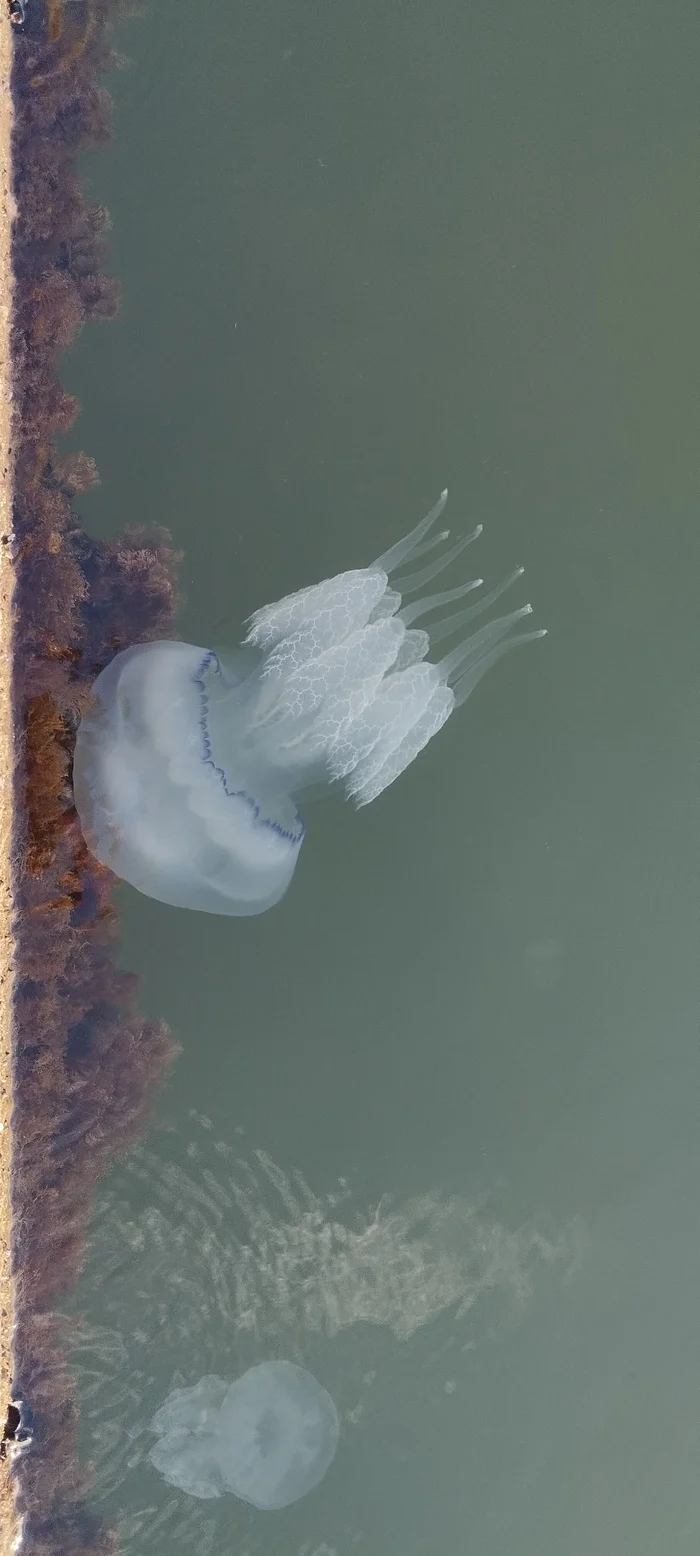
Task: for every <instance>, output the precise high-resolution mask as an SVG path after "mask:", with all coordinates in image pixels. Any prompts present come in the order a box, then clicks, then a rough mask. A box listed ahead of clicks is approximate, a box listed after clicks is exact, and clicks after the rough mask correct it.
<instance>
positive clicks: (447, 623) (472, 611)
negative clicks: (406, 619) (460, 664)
mask: <svg viewBox="0 0 700 1556" xmlns="http://www.w3.org/2000/svg"><path fill="white" fill-rule="evenodd" d="M524 571H525V569H524V567H516V568H515V570H514V572H512V573H509V574H508V577H507V578H503V579H502V580H501V582H500V583H499V584H496V586H495V588H493V589H491V590H490V591H489V593H488V594H484V595H483V596H482V598H481V599H480V600H477V602H476V605H468V606H467V608H466V610H463V611H454V612H453V613H452V615H450V616H445V617H444V618H443V620H442V621H437V622H436V623H435V625H434V626H430V627H427V628H426V631H427V632H429V633H430V642H431V644H433V643H441V642H442V639H443V638H447V637H451V636H452V633H453V632H456V631H457V629H458V628H459V627H466V626H468V624H469V622H470V621H476V619H477V617H479V616H483V614H484V611H486V610H488V609H489V606H490V605H494V604H495V602H496V600H498V599H500V597H501V595H502V594H505V592H506V589H510V587H511V585H512V584H514V583H515V582H516V580H517V579H518V578H521V577H522V575H523V573H524ZM409 608H410V607H409ZM402 618H403V612H402Z"/></svg>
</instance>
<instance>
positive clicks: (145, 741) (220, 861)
mask: <svg viewBox="0 0 700 1556" xmlns="http://www.w3.org/2000/svg"><path fill="white" fill-rule="evenodd" d="M446 501H447V493H446V492H443V494H442V496H441V498H440V500H439V502H438V503H437V504H436V506H435V507H434V508H433V509H432V510H431V512H430V513H429V514H427V516H426V518H424V519H423V520H422V521H421V523H420V524H418V525H417V526H416V528H415V529H414V530H413V531H412V532H411V534H410V535H407V536H406V537H405V538H404V539H403V540H401V541H399V542H398V543H397V544H396V545H394V546H392V547H391V549H390V550H389V551H387V552H386V553H385V554H384V555H383V556H381V557H379V558H378V559H377V561H376V562H374V563H373V564H372V566H371V567H366V568H360V569H356V570H355V571H352V572H347V573H340V574H338V576H337V577H335V578H330V579H327V580H326V581H325V582H323V583H319V584H314V585H312V586H311V587H310V588H307V589H301V590H300V591H299V592H298V593H297V594H291V595H288V596H287V597H286V598H285V599H283V600H280V601H279V602H278V603H277V604H275V605H266V606H264V607H263V608H262V609H261V610H258V611H256V612H255V614H254V615H253V616H252V618H251V621H250V626H249V631H248V635H247V638H246V640H245V644H244V646H243V648H242V649H239V650H238V651H235V652H226V653H214V651H213V650H205V649H202V648H197V647H195V646H193V645H191V644H187V643H172V642H160V643H149V644H142V645H139V646H137V647H135V648H130V649H127V650H125V651H124V652H123V653H120V654H118V655H117V656H116V658H115V659H114V660H113V661H112V663H111V664H110V665H109V666H108V667H107V669H106V670H104V671H103V672H102V674H101V675H100V676H98V678H97V681H96V682H95V685H94V688H93V690H94V704H93V707H92V708H91V709H90V710H89V711H88V712H87V713H86V714H85V715H84V717H83V719H82V722H81V725H80V728H79V731H78V738H77V743H76V751H75V763H74V788H75V802H76V806H77V809H78V814H79V817H80V821H81V825H82V827H83V831H84V833H85V837H86V839H87V841H88V843H89V845H90V847H91V849H92V851H93V853H94V854H95V855H96V857H97V858H98V859H100V860H101V861H102V863H103V864H106V865H109V867H110V868H111V869H112V870H114V872H115V873H116V874H117V875H120V876H122V878H123V879H124V880H127V881H129V882H130V883H131V884H132V885H133V886H136V887H137V888H138V889H139V890H140V891H142V892H144V893H145V894H146V895H147V896H151V897H156V898H157V899H158V900H159V901H161V902H169V903H172V904H173V905H175V906H177V907H189V908H199V909H202V910H204V911H205V912H209V913H226V914H238V915H246V914H254V913H262V912H264V911H265V909H267V908H270V907H272V906H273V905H274V904H275V903H276V902H279V900H280V898H281V897H283V895H284V893H285V892H286V890H287V887H288V886H289V883H290V881H291V878H292V875H293V873H294V869H295V866H296V862H297V859H298V857H299V850H300V847H301V844H302V841H303V838H304V823H303V820H302V817H301V815H300V812H299V810H298V808H297V806H298V802H299V801H300V800H301V799H303V796H304V794H305V793H307V792H308V791H309V789H310V788H312V787H316V786H317V785H318V784H319V783H321V784H324V785H327V784H332V783H343V784H344V787H345V790H346V793H347V794H348V795H349V797H350V798H352V799H353V800H354V801H355V803H356V804H357V805H358V806H360V805H367V804H369V802H370V801H371V800H374V799H376V798H377V796H378V795H379V794H381V792H382V790H383V789H386V788H387V786H388V785H389V784H391V783H393V782H394V779H395V778H397V777H398V776H399V774H400V773H402V772H403V771H404V769H405V768H406V767H408V766H409V765H410V763H411V762H412V761H413V760H414V758H415V757H416V756H417V755H418V753H419V752H420V751H421V750H422V749H423V747H424V746H425V745H427V743H428V741H429V740H430V739H432V736H433V735H435V734H437V731H438V730H439V729H440V728H441V727H442V725H443V724H444V723H445V721H446V719H447V718H449V716H450V714H451V713H452V712H453V710H454V709H455V708H457V707H459V706H460V705H461V704H462V703H463V702H465V701H466V699H467V697H468V696H469V694H470V692H471V691H473V689H474V687H475V686H476V685H477V683H478V681H480V680H481V677H482V676H483V675H484V674H485V673H486V671H487V670H488V669H489V668H490V666H491V665H493V664H495V662H496V660H497V659H499V658H500V657H501V655H502V654H504V653H506V652H507V650H508V649H510V648H513V647H514V646H515V645H517V644H520V643H526V642H529V641H531V639H533V638H537V637H542V636H543V632H542V631H537V632H515V633H513V631H512V629H513V628H514V627H515V626H516V624H517V623H518V622H519V621H521V620H522V619H523V618H524V617H526V616H527V615H529V614H530V611H531V606H529V605H523V606H520V608H519V609H516V610H512V611H510V612H509V613H508V614H507V615H504V616H498V617H496V618H495V619H492V620H490V621H488V622H487V623H486V624H485V625H484V626H482V627H481V628H479V629H478V630H477V631H475V632H473V633H471V634H470V635H469V636H467V637H465V638H463V639H462V640H461V641H460V642H458V644H457V646H456V647H454V648H452V649H451V650H450V651H449V652H448V653H446V654H445V655H444V656H443V657H442V658H441V659H439V660H437V661H436V662H434V663H433V662H432V661H428V660H427V659H426V655H427V653H428V651H429V649H431V648H433V647H434V646H435V645H436V644H437V643H439V642H441V641H442V640H443V639H445V638H447V637H449V636H452V635H453V634H455V633H458V632H460V631H461V630H462V629H463V628H464V627H467V626H470V625H471V623H472V621H473V620H474V619H475V618H477V617H478V616H480V615H481V614H482V613H483V612H484V611H486V610H487V609H488V608H489V607H490V606H491V605H492V604H493V603H494V601H495V600H496V599H497V598H498V597H499V595H500V594H502V593H503V591H504V590H505V589H507V588H508V587H509V586H510V584H511V583H513V582H514V581H515V579H516V578H518V577H519V576H520V573H521V572H522V568H518V569H516V571H515V572H514V573H512V574H511V575H510V577H508V578H506V579H505V580H503V581H502V582H501V583H500V584H498V585H497V586H496V588H494V589H492V590H491V592H490V593H489V594H487V595H485V596H483V597H482V598H481V599H480V601H479V603H478V604H475V605H471V606H467V607H460V608H459V609H458V610H456V611H452V612H450V613H448V614H447V615H443V616H442V617H441V618H438V619H437V621H435V622H434V623H433V624H431V625H429V626H427V627H425V626H421V627H416V626H415V625H414V623H415V622H417V621H419V620H420V619H421V618H423V617H425V616H427V615H430V614H431V613H433V612H435V611H439V610H441V609H442V608H443V607H445V606H448V605H451V604H454V603H455V602H457V601H459V600H462V599H463V598H464V597H465V596H466V595H467V594H469V593H470V592H471V591H472V590H474V589H477V588H480V587H481V584H482V582H483V580H482V579H480V578H478V579H474V580H471V581H469V582H467V583H461V584H458V585H457V586H456V587H455V588H452V589H445V590H442V591H441V592H438V593H433V594H420V595H419V597H418V598H417V599H414V600H409V601H408V603H405V597H406V596H411V595H415V594H416V591H421V590H423V589H424V587H425V586H426V585H427V584H428V583H429V582H430V581H431V579H432V578H434V577H435V576H436V574H437V573H439V572H440V571H441V570H442V569H443V568H444V567H446V566H447V564H448V563H449V562H451V561H453V560H454V559H455V557H456V556H458V554H459V553H460V552H461V551H462V550H463V549H464V547H465V546H467V545H469V544H470V543H471V542H472V541H473V540H475V539H476V538H477V536H478V535H479V534H480V533H481V525H479V526H478V527H477V529H475V530H474V532H473V533H472V534H471V535H467V536H466V537H464V538H463V539H461V540H459V541H457V542H456V544H454V545H452V546H451V547H448V548H447V549H445V548H444V546H443V542H444V541H445V540H446V539H447V531H441V532H439V533H438V534H437V535H435V536H433V537H428V532H429V531H430V530H431V528H432V527H433V525H434V524H435V523H436V522H437V520H438V518H439V517H440V515H441V513H442V511H443V508H444V506H445V503H446ZM426 537H428V538H426ZM434 549H436V550H437V553H438V554H437V557H436V559H433V560H432V561H430V562H428V563H427V564H425V565H423V566H421V567H420V568H418V569H414V570H412V571H410V572H408V573H406V574H404V573H402V572H401V570H402V569H403V568H404V567H405V565H406V563H413V562H415V561H416V560H417V559H418V558H420V557H422V556H424V555H425V554H426V553H428V552H429V551H431V550H434ZM397 573H398V574H399V576H398V577H397V576H396V575H397ZM390 580H391V582H390Z"/></svg>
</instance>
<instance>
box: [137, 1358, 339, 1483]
mask: <svg viewBox="0 0 700 1556" xmlns="http://www.w3.org/2000/svg"><path fill="white" fill-rule="evenodd" d="M151 1431H153V1432H155V1433H156V1434H157V1436H158V1441H157V1442H156V1443H155V1445H154V1446H153V1448H152V1449H151V1451H150V1454H149V1457H150V1460H151V1463H152V1464H153V1465H154V1467H155V1469H157V1470H159V1471H160V1473H161V1474H162V1475H163V1476H164V1478H165V1480H167V1481H168V1482H169V1484H170V1485H173V1486H177V1487H179V1489H180V1490H181V1491H187V1492H189V1494H190V1495H191V1496H196V1497H202V1498H208V1497H215V1496H221V1495H222V1494H223V1493H224V1492H226V1491H231V1492H233V1493H234V1495H235V1496H237V1497H239V1498H240V1499H241V1501H243V1502H250V1503H252V1504H253V1506H254V1507H257V1508H261V1509H269V1510H271V1509H274V1508H282V1507H288V1506H289V1504H290V1503H291V1502H297V1501H298V1500H299V1498H300V1497H303V1496H306V1494H307V1492H309V1491H313V1489H314V1487H315V1486H317V1485H318V1484H319V1482H320V1481H321V1480H322V1479H323V1477H324V1475H325V1473H326V1470H327V1469H328V1467H329V1465H330V1463H331V1461H332V1459H333V1457H334V1455H335V1451H336V1448H337V1446H338V1435H339V1426H338V1413H337V1411H336V1408H335V1405H334V1403H333V1400H332V1399H331V1396H330V1394H329V1393H328V1392H327V1390H326V1389H324V1388H323V1387H322V1385H321V1384H320V1383H319V1382H318V1381H317V1379H316V1378H314V1377H313V1375H312V1373H310V1372H307V1371H306V1370H305V1369H304V1368H303V1367H297V1366H295V1365H294V1363H293V1362H288V1361H267V1362H261V1363H260V1364H259V1365H258V1366H256V1367H250V1368H249V1370H248V1371H247V1372H245V1373H244V1374H243V1376H242V1377H240V1378H237V1379H236V1381H235V1382H234V1383H232V1384H231V1385H230V1387H229V1385H228V1384H226V1383H225V1382H224V1380H223V1379H222V1378H216V1377H206V1378H201V1379H200V1381H199V1383H196V1384H195V1385H194V1387H193V1388H188V1389H176V1390H175V1391H174V1393H173V1394H171V1395H170V1396H169V1398H168V1399H167V1400H166V1401H165V1404H164V1405H162V1406H161V1408H160V1410H158V1411H156V1414H155V1416H154V1417H153V1420H152V1422H151Z"/></svg>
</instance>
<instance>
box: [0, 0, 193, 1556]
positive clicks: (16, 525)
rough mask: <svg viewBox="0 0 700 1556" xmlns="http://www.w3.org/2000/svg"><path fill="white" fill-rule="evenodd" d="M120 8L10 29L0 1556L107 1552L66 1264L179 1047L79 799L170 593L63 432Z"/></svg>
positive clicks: (2, 426)
mask: <svg viewBox="0 0 700 1556" xmlns="http://www.w3.org/2000/svg"><path fill="white" fill-rule="evenodd" d="M116 9H117V5H116V4H115V3H113V0H79V3H71V4H67V3H65V0H31V4H30V5H25V6H23V7H22V8H21V9H16V13H15V24H13V23H11V22H10V20H9V18H8V16H7V13H5V14H4V15H3V17H2V21H1V22H0V40H1V47H2V50H3V55H2V61H3V62H2V75H3V81H4V82H5V91H4V93H3V99H2V115H3V117H2V118H0V199H1V200H2V213H1V214H0V266H1V267H2V278H3V284H2V289H1V294H0V362H1V363H2V368H1V371H2V374H3V393H2V395H1V396H0V442H1V443H2V494H1V496H0V501H1V502H2V505H3V506H2V516H1V518H0V522H1V525H2V529H1V530H0V621H1V623H2V639H1V641H0V761H1V762H2V778H3V782H2V787H1V790H0V848H1V849H2V861H1V865H0V882H1V883H2V884H1V889H0V915H1V919H0V991H1V997H0V1012H1V1014H0V1028H1V1030H0V1066H1V1068H2V1074H1V1075H0V1088H1V1089H0V1126H2V1127H0V1165H1V1168H2V1185H1V1191H0V1192H1V1194H2V1199H1V1202H0V1216H2V1228H1V1234H0V1243H1V1249H0V1257H2V1260H3V1264H2V1269H1V1270H0V1280H1V1281H2V1302H1V1308H2V1320H1V1322H2V1331H1V1333H2V1348H1V1349H0V1366H1V1367H2V1373H3V1376H2V1386H3V1390H4V1395H3V1398H4V1400H5V1402H6V1407H7V1406H9V1405H11V1406H12V1408H11V1410H10V1414H9V1416H8V1424H7V1427H6V1441H5V1444H4V1448H3V1451H2V1452H3V1464H2V1469H1V1474H2V1477H3V1478H2V1482H1V1486H2V1489H1V1491H0V1525H1V1529H0V1556H2V1552H4V1551H6V1550H7V1551H9V1550H10V1549H11V1548H14V1549H17V1548H18V1542H19V1548H20V1549H21V1550H22V1551H23V1552H24V1551H26V1552H28V1553H32V1556H34V1553H42V1556H44V1553H45V1556H49V1552H50V1553H51V1556H64V1553H65V1556H68V1553H71V1552H78V1551H82V1552H88V1551H90V1552H92V1551H94V1552H97V1551H101V1552H107V1551H110V1550H113V1549H115V1545H116V1537H115V1535H114V1533H113V1532H112V1531H110V1530H108V1529H105V1528H103V1527H102V1526H101V1525H100V1524H99V1522H98V1520H97V1519H96V1518H95V1517H94V1515H93V1514H92V1513H91V1511H90V1509H89V1505H88V1500H87V1494H88V1488H89V1479H90V1472H89V1466H84V1465H81V1464H80V1463H79V1459H78V1451H77V1408H76V1403H75V1396H74V1391H73V1389H72V1385H71V1381H70V1377H69V1373H68V1369H67V1362H66V1353H65V1338H66V1337H65V1328H64V1324H63V1320H62V1319H61V1317H60V1313H59V1310H58V1304H59V1302H60V1296H61V1293H62V1292H65V1291H66V1290H67V1289H69V1288H70V1287H71V1285H73V1284H74V1283H75V1280H76V1277H77V1275H78V1272H79V1270H80V1266H81V1262H82V1258H83V1252H84V1239H85V1232H86V1227H87V1222H88V1218H89V1214H90V1210H91V1205H92V1196H93V1192H94V1187H95V1183H96V1180H97V1178H98V1176H99V1174H100V1172H101V1171H102V1170H103V1169H104V1167H105V1166H106V1165H107V1163H108V1162H109V1160H110V1159H111V1158H112V1157H113V1156H114V1155H115V1153H117V1152H118V1151H119V1150H120V1149H121V1148H122V1147H123V1146H124V1144H125V1143H126V1142H127V1141H128V1140H130V1139H131V1138H133V1135H134V1133H135V1131H136V1130H137V1127H138V1125H139V1123H140V1121H141V1120H142V1117H143V1114H144V1109H145V1107H146V1105H147V1102H148V1099H149V1096H150V1094H151V1091H152V1087H153V1084H154V1082H155V1081H156V1080H157V1079H158V1077H160V1076H161V1075H162V1074H163V1071H164V1069H165V1067H166V1066H167V1064H168V1062H169V1060H170V1057H171V1055H172V1052H173V1047H172V1042H171V1039H170V1036H169V1033H168V1032H167V1030H166V1028H165V1027H164V1026H163V1025H161V1024H159V1023H154V1022H146V1021H144V1020H143V1019H142V1017H141V1016H140V1015H139V1012H138V1007H137V1003H136V985H135V980H134V979H133V978H132V977H131V976H130V975H128V974H126V973H124V972H121V971H119V970H118V969H117V966H116V963H115V959H114V949H115V938H116V917H115V910H114V905H113V901H112V893H113V886H114V880H113V877H112V876H111V874H110V872H109V871H108V870H106V869H105V868H103V867H102V866H100V865H98V864H97V863H96V862H95V861H94V860H93V859H92V858H91V856H90V855H89V854H88V852H87V849H86V847H85V844H84V842H83V839H82V836H81V833H80V829H79V826H78V823H77V818H76V815H75V810H74V807H73V804H72V797H71V757H72V746H73V740H74V733H75V727H76V722H77V718H78V717H79V714H80V710H81V707H83V706H84V704H85V700H86V698H87V697H88V695H89V689H90V686H91V684H92V681H93V680H94V678H95V676H96V674H98V673H99V671H100V669H102V668H103V667H104V665H106V664H107V663H108V661H109V659H110V658H111V657H112V656H113V655H114V653H116V652H117V651H118V650H119V649H121V648H124V647H126V646H128V645H129V644H130V643H133V642H137V641H140V642H143V641H145V640H148V639H149V638H155V637H159V636H163V635H166V634H167V635H171V636H172V635H173V612H174V604H175V567H176V558H175V557H174V554H173V552H172V550H171V548H170V546H169V542H168V537H167V535H166V534H165V532H154V531H152V530H151V531H150V532H148V533H139V532H136V531H132V532H127V533H126V534H125V535H123V536H122V537H121V538H120V540H119V541H117V542H115V543H113V544H110V545H105V544H100V543H97V542H95V541H93V540H91V539H90V538H89V537H88V536H87V535H86V533H85V532H84V530H83V529H82V527H81V525H80V522H79V520H78V517H77V515H76V513H75V509H74V500H75V498H76V496H77V495H78V494H79V493H80V492H82V491H84V490H85V489H86V487H88V486H89V485H90V484H91V483H92V482H93V481H94V480H95V479H96V478H97V476H96V471H95V468H94V465H93V463H92V461H91V460H90V459H89V458H88V457H87V456H85V455H82V454H78V455H70V456H68V455H65V454H63V453H62V452H60V451H59V449H58V447H57V443H56V440H57V438H58V437H60V435H61V434H62V433H64V432H65V431H66V430H67V429H68V428H69V427H70V426H71V424H72V422H73V421H74V419H75V416H76V414H77V410H78V407H77V405H76V402H75V401H74V399H73V398H72V397H71V396H69V395H68V394H66V392H65V391H64V390H63V388H62V387H61V384H60V382H59V378H58V373H57V364H58V361H59V358H60V355H61V353H62V352H63V351H64V350H65V348H66V347H67V346H68V345H69V344H70V342H71V341H72V340H73V338H74V336H75V334H76V331H77V330H78V329H79V328H80V327H81V325H82V324H83V323H84V322H85V321H88V320H91V319H104V318H109V317H111V316H112V315H113V314H114V313H115V311H116V307H117V288H116V284H115V282H114V280H113V279H112V278H111V277H109V276H107V275H105V273H104V270H103V258H104V235H105V232H106V228H107V215H106V212H105V211H104V210H103V209H102V208H100V207H98V206H95V205H91V204H89V203H88V202H87V200H86V198H85V196H84V194H83V191H82V189H81V186H80V183H79V180H78V177H77V174H76V170H75V157H76V154H77V152H78V151H79V150H80V149H81V148H82V147H83V146H85V145H86V144H88V143H90V142H95V141H100V140H104V139H105V137H106V136H107V134H108V132H109V109H110V103H109V98H108V96H107V94H106V93H105V91H104V90H103V88H102V86H101V85H100V78H101V76H102V74H103V72H104V70H105V68H106V67H107V66H108V64H109V63H110V58H111V56H110V42H109V27H110V23H111V21H112V20H113V17H114V13H115V10H116ZM10 75H11V93H10V92H9V91H8V81H9V80H10ZM11 191H12V194H11ZM13 200H14V214H15V220H14V227H13V226H12V218H13V207H12V201H13Z"/></svg>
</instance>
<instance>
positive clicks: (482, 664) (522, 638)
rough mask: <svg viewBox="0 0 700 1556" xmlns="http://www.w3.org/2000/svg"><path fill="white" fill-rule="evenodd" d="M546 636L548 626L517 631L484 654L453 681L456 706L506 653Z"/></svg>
mask: <svg viewBox="0 0 700 1556" xmlns="http://www.w3.org/2000/svg"><path fill="white" fill-rule="evenodd" d="M546 636H547V628H546V627H540V628H539V629H538V630H537V631H536V632H516V633H515V635H514V636H513V637H511V638H506V640H505V642H503V643H499V644H497V646H496V647H495V648H492V649H491V650H490V652H489V653H488V654H484V655H483V656H482V658H481V659H477V661H476V663H475V664H473V665H471V666H470V667H469V669H468V670H466V671H465V673H464V674H463V675H461V676H460V677H459V679H458V680H456V681H455V682H454V683H453V686H452V691H453V693H454V700H455V701H454V705H455V708H461V707H462V705H463V703H465V702H466V700H467V697H469V696H470V695H471V693H472V692H473V690H474V687H475V686H477V685H478V683H479V681H480V680H481V678H482V676H483V675H485V674H486V671H487V670H490V669H491V668H492V666H493V665H495V664H497V662H498V660H499V659H502V658H503V656H504V654H509V653H510V651H511V649H512V648H520V647H521V645H522V644H523V643H534V642H535V640H536V639H537V638H546Z"/></svg>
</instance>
